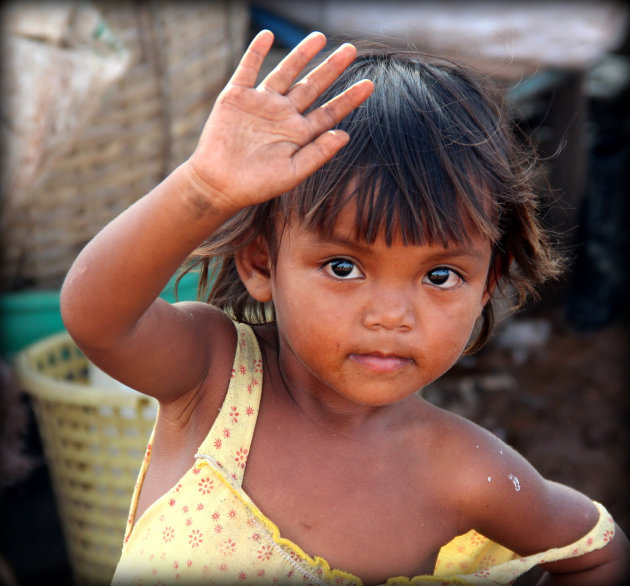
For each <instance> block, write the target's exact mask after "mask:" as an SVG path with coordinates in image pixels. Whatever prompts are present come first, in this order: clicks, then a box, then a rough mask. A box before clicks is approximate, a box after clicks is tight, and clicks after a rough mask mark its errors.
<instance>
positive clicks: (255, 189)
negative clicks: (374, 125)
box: [188, 30, 373, 212]
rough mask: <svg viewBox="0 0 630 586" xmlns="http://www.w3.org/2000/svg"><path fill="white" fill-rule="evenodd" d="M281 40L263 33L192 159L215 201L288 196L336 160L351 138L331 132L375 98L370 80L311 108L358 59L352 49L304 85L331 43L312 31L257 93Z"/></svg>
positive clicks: (237, 205)
mask: <svg viewBox="0 0 630 586" xmlns="http://www.w3.org/2000/svg"><path fill="white" fill-rule="evenodd" d="M272 43H273V34H272V33H271V32H270V31H266V30H265V31H261V32H260V33H259V34H258V35H257V36H256V37H255V38H254V40H253V41H252V42H251V44H250V45H249V47H248V49H247V51H246V52H245V54H244V56H243V58H242V59H241V62H240V64H239V65H238V67H237V69H236V71H235V72H234V75H233V76H232V78H231V79H230V81H229V83H228V84H227V86H226V87H225V88H224V90H223V91H222V92H221V94H220V95H219V97H218V98H217V100H216V103H215V105H214V108H213V109H212V112H211V114H210V116H209V118H208V121H207V122H206V125H205V127H204V129H203V132H202V134H201V137H200V139H199V143H198V145H197V148H196V149H195V152H194V153H193V155H192V156H191V158H190V159H189V161H188V164H189V165H190V167H191V168H192V169H193V171H194V173H195V174H196V175H197V176H198V178H199V180H200V182H199V183H200V189H201V190H202V192H203V196H204V198H206V200H207V203H208V204H211V205H212V206H213V207H218V208H219V209H222V210H227V211H230V212H236V211H238V210H239V209H241V208H243V207H245V206H248V205H252V204H256V203H260V202H262V201H265V200H268V199H271V198H272V197H275V196H277V195H280V194H281V193H284V192H286V191H288V190H290V189H292V188H293V187H295V186H296V185H297V184H298V183H300V182H301V181H303V180H304V179H305V178H306V177H308V175H310V174H311V173H313V172H314V171H315V170H316V169H318V168H319V167H321V166H322V165H323V164H324V163H326V161H328V160H330V159H331V158H332V157H333V156H334V154H335V153H336V152H337V151H338V150H339V149H340V148H341V147H342V146H344V145H345V144H346V143H347V142H348V140H349V137H348V135H347V134H346V133H345V132H343V131H335V130H330V129H331V128H332V127H333V126H334V125H335V124H337V123H338V122H339V121H340V120H342V119H343V118H344V116H346V115H347V114H348V113H349V112H350V111H352V110H353V109H354V108H356V107H357V106H358V105H359V104H361V102H363V101H364V100H365V99H366V98H367V97H368V96H369V95H370V94H371V92H372V89H373V85H372V82H371V81H368V80H362V81H360V82H358V83H356V84H354V85H353V86H352V87H350V88H348V89H347V90H345V91H344V92H343V93H341V94H339V95H337V96H335V97H334V98H333V99H331V100H330V101H328V102H327V103H326V104H324V105H323V106H321V107H320V108H317V109H315V110H313V111H312V112H310V113H308V114H306V115H304V112H305V110H306V109H307V108H308V107H309V106H310V105H311V104H312V103H313V102H314V101H315V100H316V99H317V98H318V96H319V95H320V94H321V93H322V92H323V91H324V90H325V89H326V88H327V87H329V86H330V84H331V83H332V82H333V81H334V80H335V79H336V78H337V77H338V76H339V75H340V74H341V73H342V72H343V70H344V69H345V68H346V67H347V66H348V65H349V64H350V63H351V62H352V60H353V59H354V58H355V56H356V49H355V48H354V47H353V46H352V45H349V44H344V45H342V46H341V47H339V48H338V49H337V50H336V51H335V52H334V53H332V54H331V55H330V56H329V57H328V58H327V59H326V60H325V61H324V62H323V63H321V64H320V65H319V66H318V67H316V68H315V69H314V70H313V71H312V72H310V73H309V74H308V75H307V76H306V77H304V78H303V79H302V80H301V81H299V82H298V83H294V82H295V80H296V79H297V77H298V76H299V75H300V73H301V72H302V71H303V69H304V67H305V66H306V65H307V64H308V62H309V61H310V60H311V59H312V58H313V57H314V56H315V55H316V54H317V53H318V52H319V51H320V50H321V49H322V48H323V47H324V45H325V44H326V37H325V36H324V35H323V34H322V33H318V32H315V33H311V34H310V35H309V36H307V37H306V38H305V39H304V40H302V42H301V43H300V44H299V45H298V46H297V47H295V48H294V49H293V50H292V51H291V52H290V53H289V54H288V55H287V56H286V57H285V58H284V59H283V61H282V62H281V63H280V64H279V65H278V66H277V67H276V68H275V69H274V70H273V71H272V72H271V73H270V74H269V75H268V76H267V77H266V78H265V79H264V80H263V81H262V82H261V83H260V85H258V86H257V87H254V84H255V83H256V79H257V76H258V73H259V71H260V67H261V65H262V63H263V60H264V58H265V56H266V55H267V53H268V52H269V49H270V48H271V45H272Z"/></svg>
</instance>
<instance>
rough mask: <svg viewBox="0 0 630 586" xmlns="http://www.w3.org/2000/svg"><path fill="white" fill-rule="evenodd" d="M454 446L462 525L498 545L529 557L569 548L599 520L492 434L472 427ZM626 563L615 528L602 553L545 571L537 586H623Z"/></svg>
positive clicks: (628, 553)
mask: <svg viewBox="0 0 630 586" xmlns="http://www.w3.org/2000/svg"><path fill="white" fill-rule="evenodd" d="M471 431H472V433H470V432H471ZM455 445H459V446H460V449H459V450H453V451H452V452H451V453H449V458H448V460H449V461H450V465H451V466H454V469H459V470H466V473H465V474H462V478H463V480H462V484H459V485H457V486H456V489H457V490H456V492H455V493H454V494H455V495H456V496H455V498H457V499H458V502H459V506H461V507H462V509H463V510H465V511H467V512H466V514H465V517H466V518H468V519H469V521H468V522H469V523H470V524H471V525H472V526H473V527H474V528H475V529H476V530H477V531H479V532H480V533H482V534H483V535H485V536H486V537H488V538H490V539H492V540H493V541H495V542H496V543H500V544H501V545H504V546H505V547H507V548H509V549H510V550H512V551H514V552H517V553H518V554H520V555H523V556H528V555H532V554H535V553H539V552H544V551H547V550H549V549H552V548H558V547H563V546H566V545H569V544H573V543H575V542H576V541H578V540H579V539H581V538H582V537H584V536H585V535H586V534H587V533H589V532H590V531H591V529H593V527H594V526H595V524H596V523H597V521H598V517H599V512H598V510H597V508H596V507H595V505H594V504H593V503H592V501H591V499H590V498H588V497H587V496H585V495H583V494H582V493H580V492H578V491H576V490H574V489H572V488H569V487H567V486H564V485H562V484H558V483H556V482H552V481H549V480H546V479H544V478H542V477H541V476H540V474H539V473H538V472H537V471H536V470H535V469H534V468H533V467H532V466H531V465H530V464H529V463H528V462H527V461H526V460H525V459H524V458H523V457H522V456H520V455H519V454H518V453H517V452H515V451H514V450H513V449H511V448H510V447H509V446H506V445H505V444H504V443H503V442H501V441H500V440H499V439H498V438H496V437H494V436H493V435H492V434H490V433H488V432H485V431H479V429H477V430H475V428H474V426H473V425H472V424H470V427H468V430H467V431H465V432H464V433H462V435H460V436H459V440H458V442H456V444H455ZM462 446H463V447H464V449H461V447H462ZM470 446H474V447H473V448H470ZM468 528H470V527H464V528H463V529H466V530H467V529H468ZM629 558H630V544H629V542H628V539H627V538H626V536H625V535H624V533H623V531H621V529H619V528H618V527H617V531H616V534H615V537H614V539H613V540H612V541H610V542H608V543H607V544H606V545H605V546H604V547H602V548H600V549H597V550H594V551H592V552H590V553H587V554H584V555H581V556H578V557H574V558H569V559H565V560H561V561H557V562H552V563H547V564H544V565H543V566H542V567H543V569H544V570H546V572H547V573H546V575H545V576H544V578H543V579H542V581H541V584H544V585H545V586H549V585H555V584H557V585H564V584H567V585H568V584H571V585H576V586H577V585H581V584H584V585H592V586H597V585H600V584H601V585H615V584H619V585H621V584H626V583H627V578H628V572H629V570H630V568H629V567H628V560H629Z"/></svg>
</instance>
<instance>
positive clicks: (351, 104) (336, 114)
mask: <svg viewBox="0 0 630 586" xmlns="http://www.w3.org/2000/svg"><path fill="white" fill-rule="evenodd" d="M373 90H374V84H373V83H372V82H371V81H370V80H369V79H363V80H361V81H358V82H357V83H355V84H354V85H352V86H350V87H349V88H348V89H347V90H346V91H344V92H343V93H341V94H339V95H338V96H335V97H334V98H333V99H332V100H329V101H328V102H326V103H325V104H324V105H323V106H320V107H319V108H317V109H316V110H313V111H312V112H309V113H308V114H307V115H306V119H307V120H308V121H309V123H310V124H311V128H312V130H313V135H314V136H317V135H318V134H321V133H323V132H325V131H326V130H328V129H330V128H332V127H333V126H335V125H336V124H338V123H339V122H341V120H343V119H344V118H345V117H346V116H347V115H348V114H349V113H350V112H351V111H352V110H354V109H355V108H356V107H357V106H359V105H360V104H362V103H363V102H364V101H365V100H366V99H367V98H368V97H369V96H370V94H371V93H372V91H373Z"/></svg>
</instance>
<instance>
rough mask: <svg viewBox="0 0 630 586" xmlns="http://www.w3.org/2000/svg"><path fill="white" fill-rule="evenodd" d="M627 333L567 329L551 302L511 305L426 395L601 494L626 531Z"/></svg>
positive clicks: (629, 529)
mask: <svg viewBox="0 0 630 586" xmlns="http://www.w3.org/2000/svg"><path fill="white" fill-rule="evenodd" d="M519 335H520V338H521V339H520V341H519V340H518V339H517V338H518V337H519ZM528 336H529V338H528ZM515 340H516V341H515ZM628 340H629V336H628V330H627V327H626V326H625V325H623V324H621V323H616V324H613V325H611V326H608V327H606V328H603V329H601V330H600V331H597V332H594V333H589V334H580V333H576V332H573V331H571V330H570V329H569V328H567V326H566V325H565V323H564V319H563V317H562V312H561V311H560V310H559V309H558V308H552V309H546V310H542V311H541V312H538V313H537V312H527V313H525V314H517V315H516V316H514V317H511V318H509V319H508V320H506V321H504V322H503V323H502V325H501V327H500V328H499V329H498V332H497V335H496V336H495V337H494V338H493V339H492V340H491V342H490V343H489V344H488V345H486V347H484V348H483V349H482V350H481V351H480V352H479V353H478V354H477V355H476V356H475V357H470V358H467V359H463V360H462V361H460V363H459V364H458V365H457V366H456V367H455V368H454V369H453V370H452V371H451V372H450V373H448V374H447V375H446V376H445V377H443V378H442V379H440V380H439V381H438V382H436V383H434V384H433V385H432V386H431V387H429V388H428V389H426V390H425V396H426V397H427V399H429V400H431V401H433V402H435V403H437V404H440V405H441V406H444V407H446V408H448V409H452V410H453V411H456V412H459V413H461V414H463V415H465V416H467V417H469V418H470V419H472V420H474V421H476V422H477V423H480V424H481V425H483V426H484V427H486V428H487V429H489V430H491V431H492V432H494V433H495V434H497V435H499V436H500V437H501V438H502V439H504V440H505V441H507V443H508V444H510V445H512V446H513V447H514V448H515V449H517V450H518V451H519V452H520V453H522V454H523V455H524V456H525V457H526V458H527V459H528V460H529V461H530V462H531V463H532V464H533V465H534V466H535V467H536V468H537V469H538V470H539V471H540V472H541V473H542V474H543V475H544V476H545V477H547V478H550V479H553V480H556V481H559V482H562V483H565V484H568V485H570V486H573V487H574V488H576V489H578V490H580V491H582V492H584V493H586V494H587V495H589V496H590V497H591V498H593V499H595V500H598V501H601V502H602V503H604V504H605V505H606V507H607V508H608V509H609V511H610V512H611V513H612V515H613V516H614V517H615V519H616V520H617V522H618V523H619V525H620V526H621V527H622V528H623V529H624V531H625V532H626V533H630V506H629V504H630V503H629V501H630V499H629V498H628V494H629V490H628V489H629V488H630V482H629V475H628V470H629V467H628V447H629V446H630V443H629V441H628V440H629V437H630V430H629V429H628V425H627V421H628V414H629V410H628V406H629V399H628V392H627V391H628V384H627V381H628V377H627V375H628V359H629V358H630V353H629V352H628V350H629V345H628Z"/></svg>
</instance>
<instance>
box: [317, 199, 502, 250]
mask: <svg viewBox="0 0 630 586" xmlns="http://www.w3.org/2000/svg"><path fill="white" fill-rule="evenodd" d="M362 213H364V212H362V211H361V210H359V208H358V206H357V201H356V199H354V198H352V199H350V200H349V201H348V202H347V203H345V204H344V205H343V207H342V208H341V209H340V210H339V212H338V214H337V216H336V218H335V219H334V222H332V223H331V224H330V227H329V228H328V229H319V230H316V231H318V232H319V234H320V236H323V237H332V238H343V239H345V240H348V241H360V242H363V243H368V244H369V243H370V242H368V239H367V238H366V236H365V233H364V231H363V229H362V226H363V225H364V224H365V219H364V218H363V217H362ZM374 213H375V214H379V212H378V210H375V211H374ZM421 221H423V220H422V219H421ZM452 223H453V226H455V225H457V226H458V229H456V230H453V233H459V234H461V237H459V238H449V237H447V235H446V234H444V233H442V234H441V236H440V237H431V236H430V234H431V230H430V229H428V228H426V227H425V229H424V230H423V231H424V233H425V235H426V236H425V238H424V240H423V241H420V242H407V241H406V239H405V238H404V236H403V234H402V230H401V229H400V222H396V221H394V222H391V226H389V227H388V226H387V224H386V222H383V223H382V224H381V225H380V228H379V229H378V232H377V234H376V237H375V238H374V239H373V240H374V241H383V242H386V244H387V245H388V246H389V245H391V244H393V243H403V244H405V245H406V244H413V245H416V246H418V245H423V244H424V245H440V246H442V247H443V248H449V247H451V246H454V245H458V246H461V245H471V244H473V243H480V242H482V241H485V242H488V243H490V239H489V238H488V237H487V236H486V235H484V234H483V233H482V232H481V231H480V230H479V229H478V228H477V226H476V225H475V223H474V222H473V220H472V219H471V218H470V216H469V215H468V214H467V213H466V212H464V211H463V210H462V212H461V213H460V214H459V215H454V216H453V217H452ZM387 232H389V236H388V235H387Z"/></svg>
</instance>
